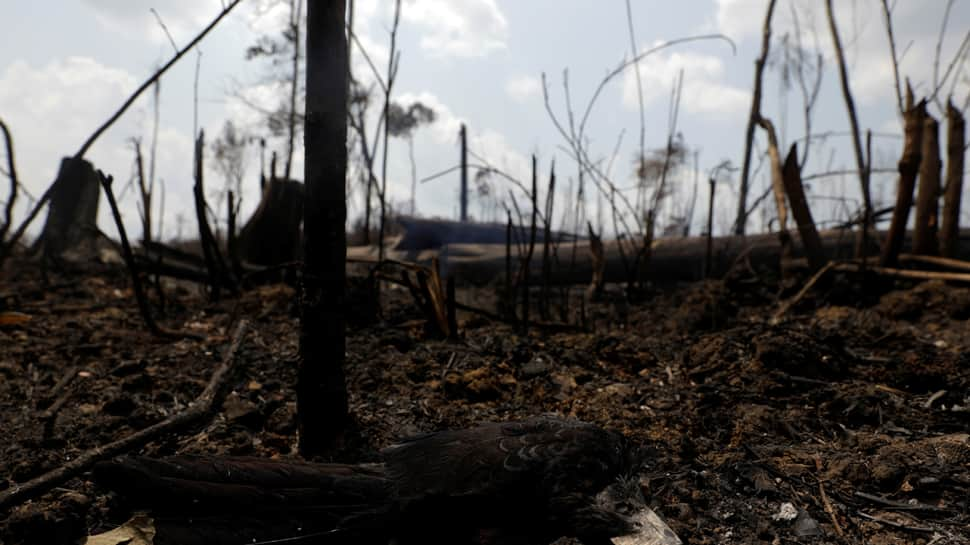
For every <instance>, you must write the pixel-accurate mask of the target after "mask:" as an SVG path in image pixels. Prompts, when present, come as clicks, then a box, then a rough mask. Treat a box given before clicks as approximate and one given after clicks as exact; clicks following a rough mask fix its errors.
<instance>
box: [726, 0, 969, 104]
mask: <svg viewBox="0 0 970 545" xmlns="http://www.w3.org/2000/svg"><path fill="white" fill-rule="evenodd" d="M716 1H717V15H716V30H717V31H718V32H722V33H724V34H725V35H727V36H728V37H730V38H731V39H733V40H736V41H739V42H743V41H746V40H747V41H750V43H751V44H752V45H754V44H755V43H756V42H757V43H759V44H760V39H761V29H762V25H763V23H764V16H765V8H766V6H767V3H766V1H765V0H716ZM891 4H892V5H893V6H894V8H893V10H894V11H893V13H892V20H893V31H894V33H895V41H896V48H897V54H899V55H900V56H901V59H900V66H899V71H900V77H901V78H903V79H904V78H906V77H908V78H910V80H911V81H912V82H913V85H914V86H915V87H917V88H918V89H920V92H919V93H918V94H924V95H925V94H929V93H931V92H932V87H933V84H932V82H933V64H934V62H933V59H934V56H935V47H936V41H937V38H938V34H939V30H940V22H941V20H942V18H943V14H944V10H945V6H946V2H942V1H941V2H891ZM793 5H794V6H795V8H796V11H797V16H798V19H799V25H800V27H801V30H802V36H803V40H804V42H805V47H807V48H810V49H813V48H814V38H813V33H814V35H815V36H816V37H817V39H818V46H819V49H821V51H822V53H823V55H824V57H825V69H826V72H827V73H826V81H827V83H826V85H833V84H835V85H837V79H838V76H837V75H836V72H835V69H836V62H837V61H836V58H835V50H834V46H833V42H832V36H831V34H830V31H829V25H828V18H827V15H826V12H825V7H824V3H823V2H821V1H817V2H815V1H813V2H796V3H795V4H793ZM834 6H835V19H836V21H837V24H838V28H839V34H840V37H841V40H842V44H843V47H844V48H845V54H846V57H847V64H848V71H849V79H850V85H851V87H852V91H853V94H854V96H855V98H856V100H857V101H859V102H860V103H862V104H878V103H881V102H884V101H886V100H887V99H892V100H895V91H894V90H893V85H894V82H893V70H892V60H891V56H890V51H889V42H888V38H887V35H886V30H885V25H884V22H883V13H882V7H881V4H880V3H879V2H835V3H834ZM961 8H962V10H961ZM968 15H970V12H968V11H967V10H966V4H963V5H962V6H961V4H960V3H957V4H955V5H954V9H953V11H952V12H951V13H950V17H951V19H950V22H949V24H948V26H947V31H946V34H945V36H944V40H943V47H942V55H941V59H942V60H941V61H940V63H941V68H940V70H941V72H942V71H944V70H945V66H946V64H947V63H948V61H949V60H950V59H951V58H952V57H953V54H954V53H955V52H956V50H957V48H958V47H959V45H960V42H961V41H962V39H963V36H964V33H965V32H966V27H967V24H970V17H968ZM794 29H795V27H794V19H793V11H792V9H790V8H789V6H788V5H787V3H783V2H779V3H778V4H777V6H776V7H775V12H774V17H773V19H772V38H773V42H772V48H773V51H775V52H777V51H778V49H779V43H780V42H779V40H780V39H781V37H782V36H784V35H786V34H788V35H791V36H793V35H794ZM756 47H760V46H756ZM753 51H756V50H753ZM961 89H962V93H966V90H967V85H966V84H964V85H963V86H958V87H957V90H958V92H957V94H961V91H960V90H961ZM945 90H946V91H948V90H949V85H947V86H946V87H945Z"/></svg>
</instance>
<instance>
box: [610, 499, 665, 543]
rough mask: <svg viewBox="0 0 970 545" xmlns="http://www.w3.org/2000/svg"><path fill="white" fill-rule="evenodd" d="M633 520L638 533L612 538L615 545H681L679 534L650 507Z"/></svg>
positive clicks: (641, 511) (636, 514)
mask: <svg viewBox="0 0 970 545" xmlns="http://www.w3.org/2000/svg"><path fill="white" fill-rule="evenodd" d="M631 518H632V519H633V522H634V523H635V524H636V526H637V531H636V532H634V533H632V534H629V535H625V536H619V537H614V538H612V539H611V540H610V541H612V542H613V545H681V541H680V538H679V537H677V534H675V533H674V531H673V530H671V529H670V526H667V523H666V522H664V521H663V519H661V518H660V517H658V516H657V514H656V513H654V512H653V510H652V509H650V508H649V507H644V508H643V509H641V510H640V511H638V512H637V513H635V514H634V515H633V516H632V517H631Z"/></svg>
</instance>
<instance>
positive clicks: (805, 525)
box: [792, 509, 822, 537]
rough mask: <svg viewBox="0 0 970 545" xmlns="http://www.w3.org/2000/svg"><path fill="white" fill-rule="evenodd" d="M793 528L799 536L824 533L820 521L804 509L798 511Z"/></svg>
mask: <svg viewBox="0 0 970 545" xmlns="http://www.w3.org/2000/svg"><path fill="white" fill-rule="evenodd" d="M792 529H793V531H794V532H795V535H796V536H798V537H810V536H818V535H822V529H821V528H820V527H819V525H818V523H817V522H815V519H813V518H812V516H811V515H809V514H808V511H805V510H804V509H802V510H800V511H799V512H798V518H797V519H795V525H794V527H793V528H792Z"/></svg>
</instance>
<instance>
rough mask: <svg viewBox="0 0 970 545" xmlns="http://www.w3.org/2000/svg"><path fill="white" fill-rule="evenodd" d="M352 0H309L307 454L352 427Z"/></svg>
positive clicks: (303, 420) (304, 331)
mask: <svg viewBox="0 0 970 545" xmlns="http://www.w3.org/2000/svg"><path fill="white" fill-rule="evenodd" d="M345 11H346V2H345V0H331V1H329V2H316V1H311V2H308V3H307V36H306V44H307V50H306V52H307V56H306V58H307V70H306V82H307V85H306V94H307V96H306V129H305V137H304V145H305V148H306V151H305V155H306V162H305V179H306V199H305V201H304V212H303V217H304V220H303V221H304V223H303V225H304V229H303V231H304V262H303V285H302V290H301V294H300V296H301V297H300V305H301V311H302V316H301V324H300V327H301V329H300V362H299V371H298V379H297V380H298V382H297V387H296V390H297V413H298V420H299V432H300V444H299V449H300V453H301V454H302V455H303V456H305V457H311V456H319V455H321V454H323V453H325V452H327V451H329V450H332V449H333V448H334V447H335V446H337V445H338V444H339V442H340V440H341V438H342V436H343V431H344V429H345V428H346V426H347V421H348V409H347V388H346V384H345V379H344V370H343V363H344V350H345V344H346V339H345V332H344V316H343V304H344V299H345V293H344V291H345V283H346V270H345V260H346V256H347V240H346V232H345V223H346V219H347V201H346V184H345V180H346V173H347V96H348V83H347V35H346V32H345V29H344V17H345Z"/></svg>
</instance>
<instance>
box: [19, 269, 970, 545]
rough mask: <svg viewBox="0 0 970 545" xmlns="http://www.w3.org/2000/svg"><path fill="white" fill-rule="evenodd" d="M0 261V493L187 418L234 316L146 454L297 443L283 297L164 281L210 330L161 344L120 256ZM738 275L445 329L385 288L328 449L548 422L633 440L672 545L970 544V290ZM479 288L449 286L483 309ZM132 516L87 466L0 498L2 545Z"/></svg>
mask: <svg viewBox="0 0 970 545" xmlns="http://www.w3.org/2000/svg"><path fill="white" fill-rule="evenodd" d="M6 271H7V272H6V273H4V274H3V277H2V282H0V286H2V287H0V313H2V312H11V311H14V312H18V313H23V314H24V315H27V317H29V320H26V319H25V317H24V316H22V315H21V314H16V315H10V314H8V315H7V316H8V317H13V318H12V319H8V320H7V322H8V323H7V324H6V325H0V431H2V433H3V439H4V440H3V441H2V443H0V490H3V489H7V488H9V487H15V486H17V483H22V482H24V481H27V480H29V479H31V478H33V477H36V476H38V475H41V474H42V473H44V472H46V471H50V470H52V469H55V468H57V467H59V466H61V465H62V464H64V463H65V462H66V461H68V460H70V459H72V458H73V457H76V456H77V455H78V454H79V453H81V452H83V451H85V450H87V449H90V448H93V447H96V446H98V445H101V444H104V443H107V442H109V441H112V440H115V439H118V438H121V437H124V436H127V435H129V434H131V433H133V432H134V431H136V430H139V429H142V428H144V427H146V426H149V425H151V424H153V423H156V422H159V421H161V420H163V419H165V418H166V417H168V416H170V415H172V414H174V413H176V412H178V411H180V410H183V409H185V408H186V407H187V406H188V404H189V403H191V402H192V401H193V400H194V399H195V397H196V396H197V395H198V394H199V393H200V392H201V391H202V389H203V388H204V387H205V384H206V383H207V381H208V380H209V376H210V374H211V372H212V371H213V369H214V368H215V366H216V365H218V363H219V361H220V358H221V354H222V351H223V350H224V349H225V347H226V345H227V343H228V334H229V333H228V332H230V331H231V327H232V325H233V324H234V323H235V322H236V321H237V320H238V319H240V318H243V317H244V318H247V319H249V320H250V321H251V324H252V327H251V329H250V332H249V334H248V335H247V337H246V339H245V343H244V345H243V347H242V348H241V350H240V352H239V357H240V361H239V367H238V372H237V374H236V375H235V376H234V377H233V379H232V381H231V391H230V392H229V394H228V395H227V397H226V399H225V402H224V405H223V407H222V408H221V410H220V411H219V413H218V414H217V415H216V416H215V417H214V418H213V419H212V420H210V421H207V423H206V424H205V425H203V426H201V427H196V428H194V429H192V430H189V431H187V432H185V433H182V434H177V435H168V436H164V437H162V438H160V439H158V440H156V441H153V442H151V443H150V444H148V445H147V446H146V447H144V448H142V449H141V450H140V451H139V452H140V453H142V454H148V455H153V456H155V455H157V456H161V455H168V454H174V453H225V454H233V455H249V456H262V457H267V458H278V457H292V456H296V452H295V444H296V421H295V395H294V383H295V378H296V372H295V371H296V359H297V354H298V328H299V323H298V319H297V312H296V300H295V292H294V290H293V289H292V288H290V287H288V286H285V285H276V286H264V287H260V288H256V289H253V290H251V291H247V292H245V293H244V294H243V295H242V296H241V297H239V298H237V299H233V298H228V299H225V300H223V301H222V302H219V303H210V302H207V300H206V298H205V296H204V294H203V293H202V291H201V290H200V289H199V288H198V287H196V286H192V285H185V284H172V283H164V282H163V286H162V287H163V293H164V309H163V310H162V309H160V308H156V310H158V311H159V312H162V313H161V314H160V320H161V321H162V322H163V323H164V324H165V325H167V326H168V327H172V328H181V329H183V330H186V331H190V332H193V333H195V334H198V335H200V336H201V337H202V338H203V339H204V340H201V341H200V340H192V339H185V340H176V341H171V340H159V339H157V338H153V337H152V336H151V335H149V334H148V333H147V332H146V330H145V328H144V326H143V323H142V321H141V318H140V316H139V314H138V312H137V308H136V306H135V304H134V300H133V297H132V293H131V289H130V285H129V282H128V281H127V276H126V274H125V272H124V271H123V270H120V269H117V268H113V267H108V266H86V267H84V268H83V270H77V271H74V272H73V273H71V274H67V273H57V274H55V273H51V274H50V275H49V278H48V282H47V284H46V285H45V283H43V282H41V280H40V278H41V274H40V271H39V269H37V268H36V266H34V265H31V264H29V263H25V262H16V261H15V262H13V263H10V264H8V266H7V269H6ZM735 276H736V277H734V278H731V279H729V280H727V281H711V282H705V283H697V284H691V285H683V286H677V287H669V288H664V289H655V290H654V291H653V292H651V293H649V294H647V295H645V296H644V297H642V300H641V301H638V302H629V301H626V300H625V299H624V298H623V297H621V296H620V288H619V287H616V286H612V287H611V293H610V294H609V296H608V297H607V298H606V300H604V301H601V302H597V303H594V304H591V305H590V306H589V307H588V308H586V314H587V323H589V324H590V325H591V327H592V330H591V331H572V332H570V331H563V330H560V331H554V330H552V329H549V328H544V329H539V328H533V329H532V330H530V332H529V334H528V335H522V334H519V333H517V331H516V330H515V329H514V328H512V327H510V326H509V325H506V324H502V323H495V322H493V321H490V320H488V319H486V318H482V317H479V316H475V315H472V314H466V313H461V314H460V315H459V321H460V324H461V326H462V327H461V329H462V338H461V339H460V340H457V341H448V340H442V339H433V338H428V337H427V336H426V334H425V331H424V327H423V323H422V315H421V314H420V312H419V311H418V310H417V309H416V307H415V306H414V305H413V303H412V301H411V300H410V296H409V295H408V293H407V291H406V290H403V289H400V288H398V287H395V286H385V287H384V289H383V294H384V305H383V309H382V318H381V319H380V320H379V321H377V322H375V323H371V324H365V325H354V326H352V327H351V328H350V329H349V330H348V341H347V363H346V371H347V376H348V387H349V390H350V400H351V410H352V412H353V416H354V418H355V420H356V431H355V432H354V433H353V434H352V435H353V438H352V439H351V440H350V441H349V442H348V445H347V447H346V448H345V451H344V452H341V453H339V454H338V455H337V457H339V458H341V461H351V462H353V461H367V460H373V459H374V457H375V455H376V452H377V451H378V450H379V449H380V448H382V447H384V446H386V445H388V444H390V443H391V442H393V441H394V440H395V439H397V438H400V437H402V436H406V435H409V434H413V433H417V432H422V431H428V430H435V429H441V428H450V427H460V426H466V425H469V424H471V423H474V422H478V421H483V420H506V419H512V418H517V417H523V416H527V415H535V414H538V413H545V412H556V413H559V414H563V415H568V416H573V417H576V418H580V419H583V420H587V421H591V422H596V423H599V424H602V425H603V426H606V427H610V428H614V429H617V430H620V431H622V432H623V433H625V434H627V435H628V436H631V437H633V438H636V439H637V440H639V441H641V442H643V444H644V445H646V447H647V449H648V451H649V452H650V453H651V456H650V459H649V463H648V466H647V468H646V472H645V473H644V475H643V477H642V484H643V487H644V492H645V493H646V494H647V495H648V497H649V498H651V502H652V504H653V506H654V507H655V509H656V511H657V513H658V514H659V515H660V516H661V517H663V518H664V519H666V520H667V522H668V523H669V524H670V526H671V527H672V528H673V529H674V530H675V531H676V532H677V533H678V534H679V535H680V537H681V538H682V539H683V540H684V542H685V543H699V544H700V543H706V544H720V543H726V544H727V543H738V544H741V543H744V544H749V543H766V544H767V543H772V544H774V543H806V544H807V543H869V544H874V545H888V544H896V543H899V544H904V543H906V544H909V543H924V544H930V543H932V544H936V545H942V544H956V543H970V513H968V502H970V493H968V492H970V435H968V431H970V352H968V349H970V335H968V332H970V324H968V322H967V319H968V318H970V290H968V289H967V288H963V287H957V286H951V285H946V284H943V283H934V282H929V283H923V284H910V283H905V284H893V283H887V282H886V281H879V280H877V279H870V278H867V279H858V278H855V279H854V278H847V277H842V276H834V277H833V278H832V279H830V280H829V281H826V282H823V283H821V284H820V285H819V286H818V287H817V289H815V290H814V291H813V292H812V294H811V295H810V296H809V297H808V298H806V299H805V300H804V301H803V302H802V303H800V304H799V305H796V306H795V308H793V309H791V310H790V311H789V312H788V313H786V314H785V315H784V316H783V317H782V319H781V320H780V321H779V322H778V323H772V320H771V318H772V315H773V314H774V313H775V312H776V310H777V309H778V294H779V293H781V294H782V295H785V296H787V295H791V294H792V293H793V291H795V290H797V289H798V287H799V286H800V283H801V282H802V281H803V280H804V279H801V280H799V279H794V280H790V281H788V282H786V283H785V286H784V289H782V288H780V287H779V286H778V285H775V284H773V283H772V282H770V281H768V280H765V279H763V278H759V277H757V276H754V275H751V274H749V275H747V276H744V275H735ZM492 291H493V290H488V289H470V288H459V299H460V300H462V301H464V302H466V303H468V304H472V305H475V306H479V307H483V308H488V309H489V310H494V309H493V308H492V306H493V303H492V301H493V300H494V296H493V293H492ZM152 297H153V299H154V302H155V304H156V305H158V304H159V302H160V300H159V297H158V293H157V292H155V291H153V292H152ZM575 306H577V305H576V303H575V301H574V307H575ZM576 311H577V309H576V308H572V309H570V310H569V311H568V313H567V314H568V315H569V316H573V317H574V316H575V313H576ZM553 314H554V315H557V314H558V313H555V312H554V313H553ZM130 515H131V513H130V512H129V511H128V510H127V509H126V507H125V506H124V505H122V504H121V502H120V501H119V500H118V499H117V498H115V497H113V496H112V495H111V494H110V493H109V492H108V491H107V490H103V489H100V488H98V487H97V486H96V485H95V484H94V483H92V482H91V481H90V478H89V476H88V475H85V476H82V477H81V478H77V479H74V480H71V481H69V482H68V483H66V484H64V485H62V486H61V487H59V488H57V489H55V490H54V491H52V492H50V493H47V494H45V495H44V496H42V497H40V498H38V499H35V500H33V501H30V502H27V503H26V504H22V505H19V506H17V507H15V508H12V509H10V510H8V511H7V512H0V543H3V544H8V545H12V544H19V543H71V542H73V541H74V540H75V539H77V538H79V537H80V536H83V535H86V534H88V533H91V534H93V533H98V532H102V531H105V530H107V529H110V528H112V527H114V526H116V525H118V524H120V523H122V522H124V521H125V520H126V519H127V518H128V517H129V516H130Z"/></svg>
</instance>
